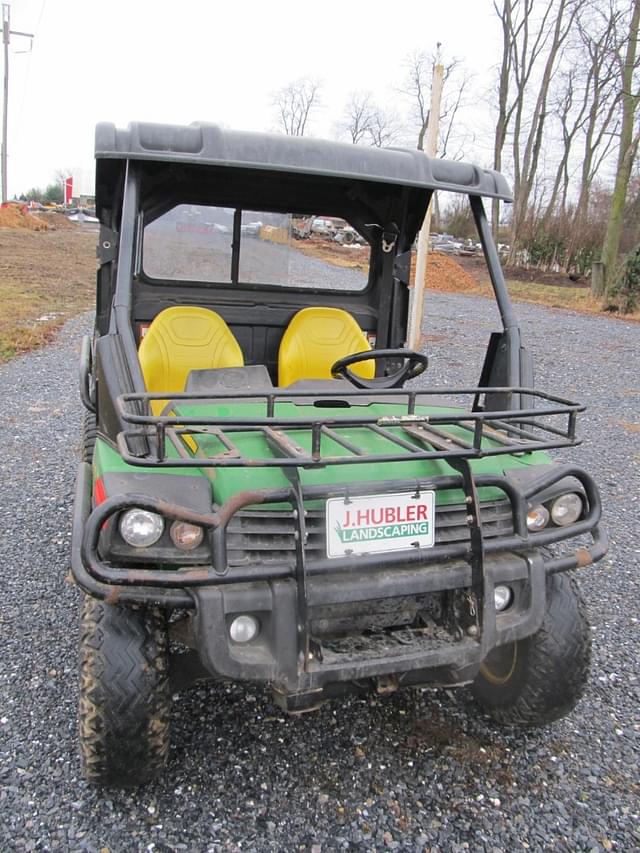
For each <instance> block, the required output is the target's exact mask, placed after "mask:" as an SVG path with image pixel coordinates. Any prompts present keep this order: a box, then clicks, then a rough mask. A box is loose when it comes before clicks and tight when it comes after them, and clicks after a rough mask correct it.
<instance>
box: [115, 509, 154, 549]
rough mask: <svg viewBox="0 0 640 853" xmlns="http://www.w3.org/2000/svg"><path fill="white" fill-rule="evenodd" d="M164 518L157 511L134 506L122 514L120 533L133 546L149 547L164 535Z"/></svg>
mask: <svg viewBox="0 0 640 853" xmlns="http://www.w3.org/2000/svg"><path fill="white" fill-rule="evenodd" d="M163 530H164V520H163V518H162V516H161V515H158V514H157V513H155V512H148V511H147V510H146V509H140V508H139V507H134V508H133V509H128V510H127V511H126V512H123V513H122V515H121V516H120V535H121V536H122V538H123V539H124V541H125V542H126V543H127V545H131V546H132V547H133V548H148V547H149V546H150V545H154V544H155V543H156V542H157V541H158V539H159V538H160V537H161V536H162V531H163Z"/></svg>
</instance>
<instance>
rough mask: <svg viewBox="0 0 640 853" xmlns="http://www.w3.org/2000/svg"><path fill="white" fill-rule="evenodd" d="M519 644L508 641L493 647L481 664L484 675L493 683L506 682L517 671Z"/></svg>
mask: <svg viewBox="0 0 640 853" xmlns="http://www.w3.org/2000/svg"><path fill="white" fill-rule="evenodd" d="M517 661H518V644H517V643H507V644H506V645H505V646H499V647H498V648H497V649H493V650H492V651H491V652H489V654H488V655H487V657H486V658H485V659H484V661H483V662H482V664H481V666H480V672H481V674H482V676H483V677H484V678H485V679H486V680H487V681H489V682H490V683H491V684H506V682H507V681H509V679H510V678H511V677H512V675H513V673H514V672H515V668H516V663H517Z"/></svg>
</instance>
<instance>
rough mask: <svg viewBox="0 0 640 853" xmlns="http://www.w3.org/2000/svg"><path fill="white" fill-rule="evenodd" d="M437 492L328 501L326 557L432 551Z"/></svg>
mask: <svg viewBox="0 0 640 853" xmlns="http://www.w3.org/2000/svg"><path fill="white" fill-rule="evenodd" d="M434 521H435V492H421V493H419V494H416V493H415V492H412V493H399V494H392V495H364V496H361V497H357V498H348V499H346V500H345V498H329V500H328V501H327V556H328V557H344V556H345V555H347V554H375V553H378V552H382V551H404V550H406V549H408V548H431V547H433V544H434Z"/></svg>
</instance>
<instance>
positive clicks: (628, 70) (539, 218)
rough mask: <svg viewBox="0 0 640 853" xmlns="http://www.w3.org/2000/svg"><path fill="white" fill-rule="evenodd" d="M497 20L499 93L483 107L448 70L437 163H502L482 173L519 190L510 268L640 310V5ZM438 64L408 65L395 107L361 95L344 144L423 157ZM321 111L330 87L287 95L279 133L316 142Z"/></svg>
mask: <svg viewBox="0 0 640 853" xmlns="http://www.w3.org/2000/svg"><path fill="white" fill-rule="evenodd" d="M493 11H494V14H495V25H496V27H497V28H498V31H499V32H500V35H501V44H502V52H501V57H500V60H499V63H498V65H497V67H496V69H495V75H494V80H493V85H492V86H491V88H490V89H489V90H488V91H485V92H484V93H480V94H479V92H478V85H477V83H476V82H475V81H474V80H473V78H472V76H471V73H470V71H469V70H468V69H466V68H465V67H464V64H463V63H462V62H461V61H459V60H457V59H452V60H450V61H446V62H444V63H443V64H444V65H445V84H444V90H443V98H442V106H441V115H440V133H439V150H438V156H442V157H450V158H453V159H462V158H464V159H476V160H478V159H479V158H478V157H477V156H476V157H473V153H472V152H474V151H475V150H481V151H483V152H489V151H491V159H490V160H489V157H488V156H487V155H486V154H483V155H482V157H483V159H484V160H486V161H488V162H481V163H480V165H484V166H488V167H492V168H494V169H497V170H499V171H502V172H505V174H507V175H508V176H509V177H510V178H511V180H512V183H513V190H514V202H513V204H512V205H503V204H502V203H501V202H499V201H497V200H494V201H493V202H492V206H491V219H492V228H493V232H494V236H495V238H496V239H500V240H502V242H505V243H508V245H509V256H508V261H507V262H508V264H511V265H524V266H532V267H537V268H539V269H543V270H555V271H563V272H566V273H567V274H568V275H570V276H571V277H572V278H580V277H582V276H588V275H589V276H591V281H592V290H593V292H594V294H595V295H596V296H598V297H601V298H602V299H603V302H604V305H605V307H608V308H611V309H619V310H630V308H633V307H634V306H635V305H636V304H637V302H638V300H639V298H640V292H639V291H640V276H639V275H638V272H637V271H638V270H639V269H640V173H639V170H638V162H637V160H638V158H637V155H638V144H639V142H640V127H639V124H640V122H639V118H640V116H639V109H638V107H639V99H640V80H639V77H640V71H639V67H638V66H639V61H640V58H639V57H638V29H639V24H640V0H494V4H493ZM435 61H436V56H434V55H432V54H429V53H427V52H424V53H415V54H413V55H411V56H409V57H407V59H406V63H405V68H404V69H403V74H402V77H401V78H400V79H399V81H398V84H397V86H396V95H395V97H394V104H393V106H389V105H386V104H380V103H378V102H377V100H376V99H375V97H374V96H373V94H372V93H371V92H350V93H348V95H347V99H346V102H345V104H344V107H343V110H342V113H341V115H340V117H339V119H338V120H337V121H336V122H335V128H334V129H335V135H336V137H338V138H342V139H344V140H347V141H350V142H352V143H354V144H360V145H362V144H368V145H375V146H388V145H394V144H405V145H410V146H415V147H417V148H420V149H421V148H422V147H423V142H424V138H425V132H426V128H427V124H428V121H429V102H430V89H431V75H432V68H433V65H434V62H435ZM482 97H483V98H484V99H485V100H486V102H487V106H488V107H489V108H490V111H491V114H492V117H493V121H492V126H491V127H490V128H487V129H486V130H484V131H483V130H482V128H480V129H478V127H477V126H474V124H473V123H474V121H475V118H474V119H472V118H471V116H473V114H474V113H473V109H472V108H471V104H473V103H476V104H477V102H478V100H479V99H480V98H482ZM321 98H322V84H321V81H319V80H310V79H301V80H297V81H294V82H292V83H290V84H288V85H287V86H285V87H284V88H283V89H281V90H280V91H279V92H277V93H276V94H275V95H274V107H275V109H276V112H277V121H278V127H279V129H280V130H282V131H283V132H285V133H288V134H291V135H304V134H306V133H308V132H309V129H310V126H311V122H312V119H313V116H314V114H315V113H316V112H317V110H318V108H319V107H320V105H321ZM402 105H404V107H405V109H404V111H401V109H399V107H401V106H402ZM476 125H477V122H476ZM465 217H468V213H465V211H464V210H463V209H462V208H461V207H460V205H459V204H457V203H456V202H454V203H453V204H451V205H450V206H449V208H448V210H447V211H445V213H444V215H443V216H439V212H438V211H437V210H436V211H435V222H436V223H438V222H440V224H442V222H443V221H444V224H445V225H447V226H448V227H449V228H450V229H452V226H455V227H456V228H457V229H458V232H463V231H464V230H465V229H466V228H468V227H469V226H470V222H469V220H468V218H465ZM459 236H465V235H464V234H463V233H459Z"/></svg>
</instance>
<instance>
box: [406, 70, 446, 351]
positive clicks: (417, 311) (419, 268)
mask: <svg viewBox="0 0 640 853" xmlns="http://www.w3.org/2000/svg"><path fill="white" fill-rule="evenodd" d="M443 80H444V66H443V65H440V64H439V63H438V64H437V65H434V66H433V78H432V81H431V105H430V107H429V124H428V125H427V139H426V145H425V152H424V153H425V154H426V155H427V156H428V157H435V155H436V153H437V150H438V124H439V121H440V100H441V98H442V83H443ZM432 203H433V201H432V202H430V203H429V207H428V208H427V212H426V214H425V217H424V222H423V223H422V228H421V229H420V234H419V236H418V252H417V255H416V275H415V282H414V285H413V291H412V297H411V302H410V305H409V331H408V334H407V346H408V347H409V349H415V350H420V337H421V334H422V315H423V313H424V288H425V284H426V281H425V276H426V271H427V254H428V252H429V231H430V228H431V206H432Z"/></svg>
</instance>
